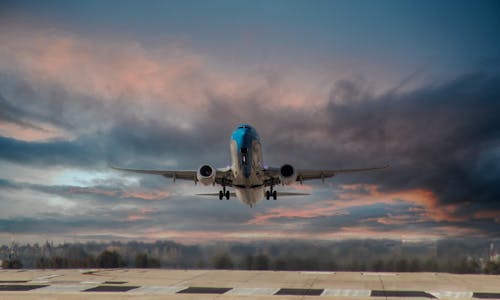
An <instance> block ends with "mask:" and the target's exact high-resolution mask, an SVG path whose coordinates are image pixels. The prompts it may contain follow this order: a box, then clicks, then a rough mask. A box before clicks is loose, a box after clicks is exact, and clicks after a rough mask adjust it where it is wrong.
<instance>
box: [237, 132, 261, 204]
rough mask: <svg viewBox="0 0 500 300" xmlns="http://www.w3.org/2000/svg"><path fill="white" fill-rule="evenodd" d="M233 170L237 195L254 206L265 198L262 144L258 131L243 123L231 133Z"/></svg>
mask: <svg viewBox="0 0 500 300" xmlns="http://www.w3.org/2000/svg"><path fill="white" fill-rule="evenodd" d="M230 148H231V161H232V164H231V171H232V172H233V178H234V179H233V188H234V190H235V193H236V196H237V197H238V199H240V200H241V201H242V202H243V203H245V204H247V205H249V206H253V205H254V204H256V203H257V202H259V201H260V200H262V199H263V198H264V174H263V171H262V170H263V162H262V145H261V143H260V137H259V134H258V133H257V131H256V130H255V129H254V128H253V127H251V126H249V125H245V124H242V125H240V126H238V128H236V130H235V131H234V132H233V133H232V135H231V142H230Z"/></svg>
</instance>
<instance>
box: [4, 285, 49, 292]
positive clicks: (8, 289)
mask: <svg viewBox="0 0 500 300" xmlns="http://www.w3.org/2000/svg"><path fill="white" fill-rule="evenodd" d="M46 286H47V285H24V284H23V285H19V284H18V285H14V284H13V285H0V291H1V292H18V291H19V292H24V291H31V290H34V289H39V288H43V287H46Z"/></svg>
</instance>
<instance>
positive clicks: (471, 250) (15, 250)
mask: <svg viewBox="0 0 500 300" xmlns="http://www.w3.org/2000/svg"><path fill="white" fill-rule="evenodd" d="M499 246H500V241H491V240H483V239H473V240H471V239H448V240H439V241H432V242H404V241H394V240H341V241H328V242H327V241H318V242H305V241H286V242H267V241H265V242H253V243H226V242H224V243H213V244H203V245H201V244H200V245H183V244H179V243H175V242H172V241H157V242H154V243H143V242H127V243H123V242H109V243H97V242H87V243H64V244H58V245H54V244H52V243H50V242H46V243H44V244H42V245H40V244H26V245H16V244H13V245H9V246H1V248H0V259H1V260H2V267H3V268H122V267H135V268H173V269H238V270H302V271H375V272H449V273H478V274H479V273H483V274H500V261H499V259H498V258H499V256H498V255H496V256H495V255H494V254H495V251H497V250H495V249H497V248H498V247H499Z"/></svg>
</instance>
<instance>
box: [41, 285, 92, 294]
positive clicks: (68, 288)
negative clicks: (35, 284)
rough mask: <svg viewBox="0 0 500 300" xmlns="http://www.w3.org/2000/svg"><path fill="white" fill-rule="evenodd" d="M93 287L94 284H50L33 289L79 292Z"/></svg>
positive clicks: (50, 291)
mask: <svg viewBox="0 0 500 300" xmlns="http://www.w3.org/2000/svg"><path fill="white" fill-rule="evenodd" d="M91 287H93V286H92V285H87V286H85V285H81V284H79V285H49V286H47V287H44V288H39V289H36V290H33V292H36V293H79V292H81V291H83V290H86V289H89V288H91Z"/></svg>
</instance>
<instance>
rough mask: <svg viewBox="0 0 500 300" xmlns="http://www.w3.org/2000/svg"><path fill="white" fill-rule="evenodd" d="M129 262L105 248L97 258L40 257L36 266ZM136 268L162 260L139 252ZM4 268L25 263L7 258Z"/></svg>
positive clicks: (119, 265) (111, 265)
mask: <svg viewBox="0 0 500 300" xmlns="http://www.w3.org/2000/svg"><path fill="white" fill-rule="evenodd" d="M126 267H129V265H128V264H127V262H126V261H125V260H124V259H123V258H122V256H121V255H120V254H119V253H118V252H117V251H115V250H105V251H103V252H102V253H101V254H99V256H97V257H96V258H94V257H92V256H86V257H83V258H71V257H64V256H53V257H50V258H49V257H39V258H38V259H37V260H36V265H35V268H38V269H68V268H126ZM132 267H135V268H159V267H160V262H159V260H158V259H156V258H152V257H149V256H148V255H147V254H146V253H141V254H137V256H136V258H135V263H134V265H133V266H132ZM2 268H4V269H21V268H23V264H22V262H21V260H19V259H17V258H16V259H6V260H3V261H2Z"/></svg>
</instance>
